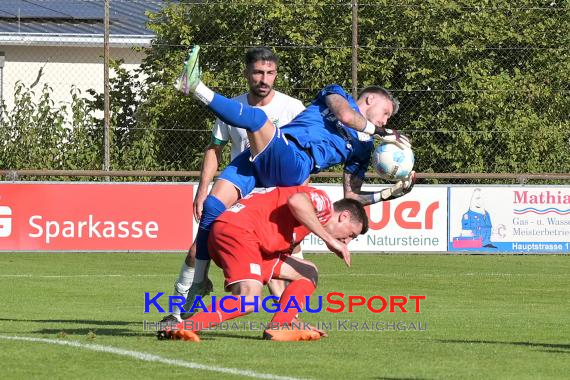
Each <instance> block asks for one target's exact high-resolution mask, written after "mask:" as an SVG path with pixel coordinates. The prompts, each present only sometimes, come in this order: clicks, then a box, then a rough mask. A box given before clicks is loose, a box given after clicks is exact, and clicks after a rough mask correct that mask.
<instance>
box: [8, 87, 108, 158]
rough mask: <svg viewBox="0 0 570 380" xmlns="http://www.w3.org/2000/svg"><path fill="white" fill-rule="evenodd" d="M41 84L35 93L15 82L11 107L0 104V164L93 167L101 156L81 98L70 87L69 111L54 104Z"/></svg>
mask: <svg viewBox="0 0 570 380" xmlns="http://www.w3.org/2000/svg"><path fill="white" fill-rule="evenodd" d="M51 94H52V89H51V88H50V87H49V86H48V85H45V86H44V87H43V88H42V90H41V93H40V94H39V97H38V98H36V94H35V92H34V91H33V89H31V88H26V87H25V86H24V85H23V84H22V83H20V82H19V83H17V84H16V88H15V91H14V104H15V106H14V108H13V109H12V110H8V109H7V107H6V105H5V104H2V105H1V109H0V111H1V118H0V140H1V141H2V142H3V144H2V145H0V166H1V167H2V168H5V169H76V168H81V169H96V168H97V161H98V160H100V159H101V155H100V150H98V149H97V143H96V142H97V141H98V140H97V139H94V138H93V137H94V136H93V129H94V125H93V120H92V118H91V117H90V116H89V110H88V109H87V107H86V104H85V101H84V99H82V98H81V97H80V96H79V95H80V93H79V91H78V90H77V89H75V88H74V89H72V91H71V94H72V99H73V101H72V104H71V113H69V111H68V107H67V106H66V105H57V106H56V105H55V104H54V102H53V101H52V100H51Z"/></svg>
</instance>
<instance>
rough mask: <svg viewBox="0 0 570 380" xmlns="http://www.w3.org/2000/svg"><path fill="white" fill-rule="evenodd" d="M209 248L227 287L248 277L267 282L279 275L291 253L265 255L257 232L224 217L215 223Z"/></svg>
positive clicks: (248, 278) (263, 282) (209, 240)
mask: <svg viewBox="0 0 570 380" xmlns="http://www.w3.org/2000/svg"><path fill="white" fill-rule="evenodd" d="M208 251H209V253H210V257H211V258H212V260H214V262H215V263H216V265H217V266H219V267H220V268H222V269H223V271H224V277H225V279H226V281H225V287H226V288H227V287H228V286H229V285H231V284H235V283H236V282H240V281H245V280H253V281H257V282H259V283H260V284H267V282H268V281H269V280H271V278H273V277H278V276H279V273H280V272H281V266H282V265H283V262H284V261H285V258H286V257H287V255H281V254H276V255H273V256H263V255H262V254H261V250H260V247H259V240H258V238H257V237H256V236H255V235H254V234H252V233H251V232H249V231H245V230H243V229H241V228H240V227H238V226H235V225H233V224H229V223H225V222H222V221H216V222H214V223H213V224H212V229H211V231H210V236H209V238H208Z"/></svg>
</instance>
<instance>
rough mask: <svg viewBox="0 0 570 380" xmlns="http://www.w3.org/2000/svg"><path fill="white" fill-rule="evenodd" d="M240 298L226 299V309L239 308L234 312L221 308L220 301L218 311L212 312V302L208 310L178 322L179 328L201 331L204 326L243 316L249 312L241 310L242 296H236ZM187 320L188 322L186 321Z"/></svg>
mask: <svg viewBox="0 0 570 380" xmlns="http://www.w3.org/2000/svg"><path fill="white" fill-rule="evenodd" d="M236 297H237V298H238V299H237V300H234V299H231V298H226V299H225V300H224V308H225V309H226V310H233V309H234V308H236V309H237V310H235V311H232V312H227V311H224V310H222V309H221V308H220V302H221V301H217V302H216V311H215V312H212V305H211V304H210V305H209V306H208V307H207V309H208V312H200V313H197V314H195V315H194V316H192V317H191V318H188V319H186V320H184V321H182V322H180V323H179V324H178V328H181V327H182V328H183V329H184V330H191V331H200V330H202V329H204V328H208V327H210V326H212V327H213V326H214V325H217V324H218V323H222V322H224V321H227V320H230V319H234V318H237V317H241V316H242V315H245V314H247V313H242V312H241V311H240V310H241V308H240V297H239V296H236ZM185 322H186V323H185Z"/></svg>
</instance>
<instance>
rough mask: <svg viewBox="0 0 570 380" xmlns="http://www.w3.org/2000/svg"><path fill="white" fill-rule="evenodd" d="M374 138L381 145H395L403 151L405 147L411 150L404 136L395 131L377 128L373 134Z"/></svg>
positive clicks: (410, 145)
mask: <svg viewBox="0 0 570 380" xmlns="http://www.w3.org/2000/svg"><path fill="white" fill-rule="evenodd" d="M374 138H375V139H377V140H380V141H381V142H383V143H388V144H395V145H396V146H397V147H398V148H400V149H404V148H406V147H407V148H410V149H412V144H411V143H410V140H409V139H408V138H407V137H406V136H404V135H401V134H400V132H398V131H397V130H395V129H389V128H384V127H377V128H376V131H375V133H374Z"/></svg>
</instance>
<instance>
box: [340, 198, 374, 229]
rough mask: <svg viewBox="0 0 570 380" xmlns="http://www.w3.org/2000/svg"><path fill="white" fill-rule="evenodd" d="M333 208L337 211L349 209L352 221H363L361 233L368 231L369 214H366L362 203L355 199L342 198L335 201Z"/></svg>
mask: <svg viewBox="0 0 570 380" xmlns="http://www.w3.org/2000/svg"><path fill="white" fill-rule="evenodd" d="M333 208H334V210H335V211H345V210H346V211H348V212H349V213H350V219H352V221H354V222H357V223H362V230H361V232H360V235H364V234H365V233H366V232H367V231H368V215H366V210H365V209H364V206H363V205H362V203H360V202H358V201H357V200H355V199H350V198H342V199H340V200H338V201H336V202H334V203H333Z"/></svg>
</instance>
